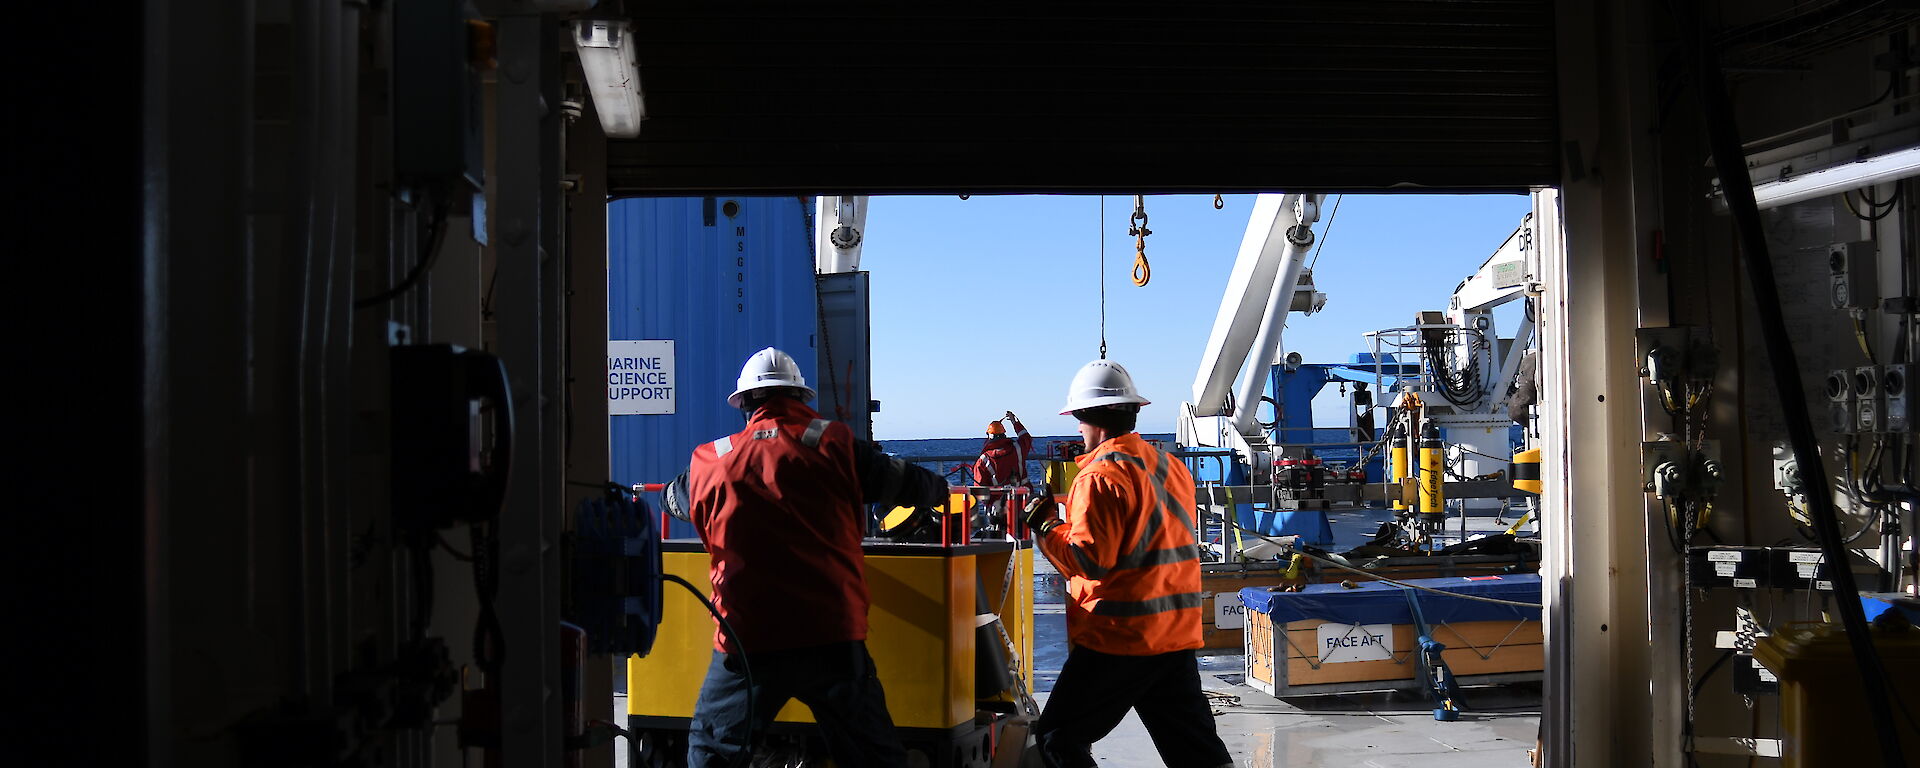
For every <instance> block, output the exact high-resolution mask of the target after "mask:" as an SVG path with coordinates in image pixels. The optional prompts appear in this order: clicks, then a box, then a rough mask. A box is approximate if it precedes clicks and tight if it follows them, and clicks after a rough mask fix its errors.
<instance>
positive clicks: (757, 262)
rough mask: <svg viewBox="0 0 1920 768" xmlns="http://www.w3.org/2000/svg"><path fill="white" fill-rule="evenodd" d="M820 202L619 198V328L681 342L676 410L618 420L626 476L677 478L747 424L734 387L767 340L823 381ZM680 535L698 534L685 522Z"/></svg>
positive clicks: (615, 240) (618, 448) (618, 336)
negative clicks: (817, 279)
mask: <svg viewBox="0 0 1920 768" xmlns="http://www.w3.org/2000/svg"><path fill="white" fill-rule="evenodd" d="M812 210H813V201H812V200H811V199H805V200H803V199H801V198H797V197H763V198H755V197H722V198H697V197H696V198H638V199H628V200H618V201H615V202H612V203H609V204H608V205H607V335H608V337H609V339H610V340H645V339H668V340H672V341H673V342H674V344H673V357H674V359H673V362H672V365H673V373H674V394H673V402H674V412H673V413H672V414H659V415H619V416H611V417H609V421H610V424H609V427H610V430H611V433H612V446H611V447H612V456H611V459H612V465H613V473H614V477H613V480H614V481H615V482H617V483H620V484H622V485H632V484H633V483H664V482H667V481H669V480H672V479H673V478H674V477H675V476H676V475H678V474H680V473H681V472H683V471H685V470H686V468H687V457H688V456H689V455H690V454H691V453H692V452H693V448H694V446H696V445H699V444H700V443H703V442H708V441H711V440H714V439H717V438H719V437H721V436H722V435H729V434H732V433H734V432H738V431H739V430H740V428H741V426H742V425H743V424H744V423H745V422H744V421H743V419H742V418H741V416H740V412H739V411H737V410H735V409H733V408H730V407H728V406H727V395H728V394H729V393H731V392H733V387H734V379H735V377H737V376H738V375H739V374H740V364H741V363H743V362H745V361H746V359H747V356H748V355H751V354H753V353H754V352H756V351H758V350H759V349H760V348H762V347H768V346H772V347H779V348H780V349H782V350H785V351H786V352H787V353H788V354H790V355H793V358H794V360H795V361H796V362H798V363H799V364H800V370H801V371H803V372H804V373H805V374H806V376H807V382H808V383H809V384H814V383H815V382H816V381H818V377H817V376H815V363H814V359H815V356H814V350H813V344H814V333H815V329H816V327H817V326H818V323H819V317H818V305H817V303H816V300H815V292H814V279H813V254H812V251H811V248H810V244H811V243H812V241H813V233H812V231H811V229H810V227H809V221H808V220H809V218H810V214H811V212H812ZM816 386H817V384H816ZM656 508H657V505H656ZM669 535H672V536H676V537H680V536H692V535H694V534H693V529H692V527H691V526H688V525H686V524H685V523H681V522H679V521H677V520H676V521H673V524H672V525H671V526H670V528H669Z"/></svg>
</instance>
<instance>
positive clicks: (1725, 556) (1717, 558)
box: [1687, 547, 1773, 589]
mask: <svg viewBox="0 0 1920 768" xmlns="http://www.w3.org/2000/svg"><path fill="white" fill-rule="evenodd" d="M1772 567H1773V563H1772V558H1771V557H1770V556H1769V555H1768V554H1767V549H1766V548H1765V547H1694V548H1692V549H1691V550H1690V551H1688V552H1687V568H1688V570H1689V571H1690V572H1691V574H1692V576H1693V584H1694V586H1696V587H1700V588H1703V589H1765V588H1767V587H1770V586H1772V573H1771V571H1772Z"/></svg>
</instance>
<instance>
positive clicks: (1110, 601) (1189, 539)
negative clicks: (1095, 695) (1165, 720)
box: [1039, 432, 1202, 656]
mask: <svg viewBox="0 0 1920 768" xmlns="http://www.w3.org/2000/svg"><path fill="white" fill-rule="evenodd" d="M1074 461H1076V462H1078V463H1079V465H1080V473H1079V475H1077V476H1075V477H1074V479H1073V489H1072V491H1071V492H1070V494H1069V495H1068V497H1067V509H1066V516H1065V518H1064V524H1062V525H1058V526H1055V527H1054V528H1053V529H1052V530H1051V531H1048V532H1047V533H1046V534H1045V535H1042V536H1041V537H1040V539H1039V541H1040V548H1041V550H1042V551H1044V552H1046V554H1047V558H1048V559H1049V560H1052V561H1053V564H1054V566H1055V567H1056V568H1059V569H1060V572H1061V573H1062V574H1065V575H1066V576H1067V577H1068V578H1067V596H1068V601H1067V636H1068V638H1069V639H1071V640H1072V641H1073V643H1074V645H1079V646H1085V647H1087V648H1090V649H1093V650H1095V651H1099V652H1101V653H1110V654H1114V655H1119V656H1150V655H1154V654H1160V653H1169V652H1172V651H1182V650H1189V649H1193V648H1199V647H1200V646H1201V644H1202V643H1201V635H1200V551H1199V549H1198V548H1197V547H1195V546H1194V542H1193V513H1192V508H1193V501H1194V495H1193V475H1191V474H1189V473H1188V472H1187V468H1186V466H1185V465H1183V464H1181V463H1180V462H1179V461H1178V460H1176V459H1174V458H1173V457H1172V456H1170V455H1168V454H1167V453H1166V452H1165V451H1161V450H1160V449H1158V448H1154V447H1153V446H1150V445H1148V444H1147V442H1146V441H1145V440H1142V439H1141V438H1140V435H1138V434H1136V433H1132V432H1129V433H1127V434H1125V435H1121V436H1119V437H1116V438H1112V439H1109V440H1107V441H1106V442H1103V443H1101V444H1100V446H1099V447H1098V448H1095V449H1094V450H1093V452H1092V453H1089V454H1086V455H1083V456H1080V457H1077V458H1076V459H1074Z"/></svg>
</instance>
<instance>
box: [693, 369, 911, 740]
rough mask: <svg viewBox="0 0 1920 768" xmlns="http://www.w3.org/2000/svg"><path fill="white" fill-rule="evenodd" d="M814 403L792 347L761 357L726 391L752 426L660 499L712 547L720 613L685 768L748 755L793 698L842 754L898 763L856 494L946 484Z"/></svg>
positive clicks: (709, 446) (863, 518) (900, 499)
mask: <svg viewBox="0 0 1920 768" xmlns="http://www.w3.org/2000/svg"><path fill="white" fill-rule="evenodd" d="M812 398H813V390H812V389H811V388H809V387H808V386H807V383H806V379H805V378H804V377H802V376H801V374H800V369H799V366H797V365H795V364H794V361H793V358H792V357H789V356H788V355H787V354H786V353H785V352H781V351H780V350H777V349H774V348H772V347H768V348H766V349H763V350H761V351H759V352H756V353H754V355H753V357H750V358H748V359H747V363H746V365H745V366H744V367H743V368H742V369H741V371H740V378H739V381H738V388H737V389H736V390H735V391H734V393H733V394H732V395H731V396H729V397H728V398H727V404H728V405H731V406H733V407H735V408H739V409H740V410H741V411H743V412H745V413H746V414H747V424H746V428H745V429H743V430H741V431H740V432H737V433H735V434H732V435H728V436H726V437H722V438H720V439H718V440H714V441H713V442H710V443H704V444H702V445H700V446H699V447H698V448H695V449H694V451H693V456H692V458H691V459H690V462H691V464H690V466H689V467H688V469H687V472H686V474H684V475H682V476H681V477H680V478H677V479H675V480H674V482H673V483H671V484H669V488H668V493H669V495H668V499H669V507H670V508H671V507H678V508H682V509H685V510H686V511H687V517H688V518H689V519H690V521H691V522H692V523H693V524H694V527H695V528H697V529H698V530H699V532H700V540H701V541H702V542H703V543H705V544H706V547H707V552H708V556H709V558H710V560H711V565H710V569H709V576H710V577H711V578H712V580H713V603H714V608H715V610H716V612H718V613H719V615H720V618H722V619H724V620H725V622H726V623H725V624H722V625H721V626H720V627H719V629H718V630H717V631H716V632H715V633H714V653H713V659H712V662H711V663H710V664H709V665H708V667H707V678H706V682H705V683H704V684H702V686H701V688H700V698H699V700H698V701H697V702H696V703H695V704H694V712H693V722H692V724H691V726H690V728H689V730H688V738H687V740H688V750H687V764H688V765H689V766H690V767H691V768H702V767H703V766H732V765H742V764H745V763H746V762H747V761H748V760H750V758H751V753H752V748H753V745H752V744H750V743H748V742H749V740H750V739H754V737H756V736H758V735H761V734H765V733H766V732H767V729H768V728H769V727H770V726H771V725H772V724H773V718H774V715H775V714H776V713H778V712H779V710H780V708H781V707H782V706H784V705H785V704H786V703H787V701H788V699H799V700H800V701H801V702H802V703H805V704H806V705H807V707H808V708H810V709H812V710H813V717H814V720H815V722H817V723H819V725H820V733H821V736H822V737H823V740H824V741H825V742H826V746H827V750H828V751H829V752H830V753H831V754H832V757H833V762H834V764H835V765H840V766H845V767H847V768H853V767H854V766H876V767H879V766H886V767H889V768H890V767H891V766H900V765H905V764H906V761H907V756H906V753H905V750H904V749H903V748H902V746H901V744H900V739H899V737H898V736H897V735H896V734H895V732H894V728H893V720H892V719H891V717H890V716H889V715H888V713H887V701H886V696H885V693H884V692H883V691H882V690H881V687H880V680H879V677H878V674H877V672H876V670H875V668H874V665H873V657H872V656H871V655H869V654H868V653H867V645H866V637H867V606H868V603H869V597H868V593H867V583H866V575H865V559H864V557H863V555H862V553H861V539H862V537H863V536H864V535H865V533H866V529H867V515H866V511H865V508H864V506H863V505H864V504H866V503H880V504H888V505H898V506H923V507H930V506H938V505H939V504H942V503H944V502H945V501H946V497H947V483H946V481H945V480H944V479H942V478H941V477H940V476H939V475H936V474H934V473H933V472H930V471H928V470H926V469H924V468H921V467H917V466H914V465H911V464H907V463H905V462H903V461H901V460H900V459H898V458H895V457H891V456H888V455H886V454H885V453H882V452H881V451H880V450H879V448H878V446H875V445H874V444H873V443H869V442H866V441H863V440H859V439H857V438H855V437H854V436H853V430H851V429H849V428H848V427H847V425H845V424H841V423H839V422H834V421H828V420H826V419H823V418H820V414H818V413H815V412H814V410H813V409H811V408H808V407H807V405H806V401H808V400H810V399H812ZM678 499H684V500H685V501H684V502H681V503H674V502H675V501H676V500H678ZM729 627H730V628H731V630H732V632H731V633H729V632H728V631H726V630H727V629H728V628H729ZM756 740H757V739H756Z"/></svg>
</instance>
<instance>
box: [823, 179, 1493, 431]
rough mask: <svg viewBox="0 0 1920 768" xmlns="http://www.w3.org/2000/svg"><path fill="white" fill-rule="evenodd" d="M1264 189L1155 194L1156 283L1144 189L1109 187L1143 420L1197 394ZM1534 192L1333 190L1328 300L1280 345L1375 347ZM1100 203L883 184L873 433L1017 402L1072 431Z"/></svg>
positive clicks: (984, 417)
mask: <svg viewBox="0 0 1920 768" xmlns="http://www.w3.org/2000/svg"><path fill="white" fill-rule="evenodd" d="M1253 199H1254V198H1253V196H1252V195H1228V196H1226V197H1225V198H1224V202H1225V208H1223V209H1221V210H1214V208H1213V196H1212V195H1191V196H1189V195H1168V196H1148V197H1147V201H1146V203H1147V205H1146V208H1147V214H1148V217H1149V224H1148V226H1149V227H1150V228H1151V229H1152V230H1153V235H1152V236H1150V237H1148V238H1147V259H1148V260H1149V262H1150V263H1151V264H1152V268H1153V276H1152V280H1151V281H1150V282H1149V283H1148V285H1146V286H1145V287H1136V286H1135V285H1134V284H1133V281H1132V279H1131V277H1130V273H1131V270H1132V268H1133V256H1134V247H1133V238H1131V237H1128V236H1127V223H1128V221H1127V220H1128V217H1129V215H1130V214H1131V213H1132V211H1133V198H1132V197H1131V196H1109V197H1107V198H1106V199H1105V204H1104V208H1105V210H1106V226H1105V228H1104V231H1105V233H1106V249H1105V250H1106V269H1105V277H1106V318H1107V330H1106V335H1107V356H1108V357H1109V358H1111V359H1114V360H1117V361H1119V362H1121V363H1122V364H1124V365H1126V366H1127V369H1128V370H1129V371H1130V372H1132V374H1133V376H1134V379H1135V381H1136V382H1137V383H1138V384H1139V385H1140V387H1141V389H1142V391H1143V393H1144V394H1145V395H1146V396H1147V398H1148V399H1149V400H1152V401H1153V405H1150V406H1148V407H1147V408H1146V410H1145V411H1143V413H1142V420H1141V431H1143V432H1170V431H1172V429H1173V414H1174V413H1175V412H1176V411H1177V409H1178V407H1179V404H1180V403H1181V402H1184V401H1186V400H1188V399H1191V397H1192V395H1191V391H1192V387H1193V378H1194V373H1195V371H1196V369H1197V368H1198V366H1199V364H1200V357H1201V354H1202V353H1203V352H1204V351H1205V350H1204V348H1205V346H1206V342H1207V334H1208V332H1209V331H1210V330H1211V329H1212V326H1213V319H1214V315H1215V313H1216V312H1217V311H1218V308H1219V304H1220V299H1221V294H1222V291H1223V290H1225V288H1226V281H1227V274H1228V272H1229V271H1231V270H1232V268H1233V259H1234V255H1235V253H1236V252H1237V251H1238V249H1239V246H1240V239H1241V236H1242V234H1243V233H1244V232H1245V230H1246V226H1247V216H1248V214H1249V213H1250V212H1251V211H1252V208H1253ZM1528 207H1529V202H1528V199H1527V197H1526V196H1525V195H1348V196H1345V197H1344V198H1343V199H1342V201H1341V203H1340V208H1339V211H1338V213H1337V215H1336V217H1335V218H1334V219H1333V221H1332V223H1331V231H1329V229H1328V226H1329V225H1328V221H1327V218H1328V213H1331V212H1332V208H1333V199H1332V198H1329V199H1328V204H1327V210H1326V211H1323V212H1322V214H1321V221H1320V223H1319V224H1317V225H1315V228H1314V229H1315V231H1316V232H1317V233H1321V237H1322V242H1323V244H1324V245H1323V249H1322V250H1321V252H1320V255H1319V262H1318V265H1317V267H1316V268H1315V271H1314V275H1315V282H1316V283H1317V285H1318V288H1319V290H1320V291H1321V292H1323V293H1326V294H1327V297H1328V298H1327V305H1326V309H1325V310H1324V311H1322V312H1319V313H1317V314H1315V315H1312V316H1305V315H1300V314H1298V313H1295V314H1293V315H1291V316H1290V322H1289V324H1288V327H1287V333H1286V336H1285V344H1284V346H1285V350H1283V353H1284V351H1297V352H1299V353H1300V354H1301V355H1302V356H1303V357H1304V358H1305V359H1306V360H1307V361H1309V362H1337V361H1343V360H1346V359H1347V356H1348V355H1350V354H1352V353H1354V352H1358V351H1362V350H1364V349H1365V346H1364V343H1363V339H1362V338H1361V335H1360V334H1361V333H1363V332H1365V331H1369V330H1375V329H1379V328H1388V327H1394V326H1403V325H1407V324H1409V323H1410V322H1411V320H1412V318H1413V313H1414V312H1415V311H1417V310H1421V309H1445V308H1446V302H1447V298H1448V297H1449V296H1450V295H1452V293H1453V288H1454V286H1455V285H1456V284H1458V283H1459V282H1460V281H1461V280H1462V279H1464V278H1465V277H1467V276H1468V275H1469V274H1471V273H1472V272H1473V270H1474V269H1476V268H1478V267H1479V266H1480V263H1481V262H1482V261H1483V260H1485V259H1486V257H1487V256H1488V255H1490V254H1492V253H1493V251H1494V249H1496V248H1498V247H1499V246H1500V244H1501V243H1502V242H1503V241H1505V240H1506V238H1507V235H1508V234H1510V233H1512V231H1513V229H1514V228H1515V227H1516V226H1518V225H1519V224H1520V220H1521V217H1522V216H1524V215H1525V214H1526V212H1527V210H1528ZM1101 208H1102V205H1101V202H1100V199H1099V198H1097V197H1088V196H1066V195H1014V196H978V195H976V196H974V197H972V198H971V199H968V200H961V199H959V198H958V197H954V196H899V197H875V198H873V199H872V202H871V205H870V208H869V209H868V213H867V231H866V233H865V247H864V249H863V253H862V256H861V268H862V269H865V270H867V271H869V272H870V273H871V278H870V279H871V286H872V297H871V302H872V325H873V339H872V354H873V362H874V366H873V367H874V375H873V396H874V397H875V398H877V399H879V400H880V401H881V403H882V409H881V412H880V413H877V414H874V431H875V435H876V437H878V438H879V439H882V440H888V439H895V440H897V439H913V438H930V437H970V436H975V435H980V434H982V433H983V432H984V430H985V427H986V424H987V422H988V421H991V420H992V419H994V418H995V417H998V416H1000V415H1001V414H1002V413H1003V412H1004V411H1006V410H1009V409H1011V410H1013V411H1014V412H1016V413H1018V414H1020V416H1021V417H1022V419H1024V420H1025V422H1026V424H1027V427H1028V428H1029V429H1030V430H1032V431H1033V432H1034V433H1035V434H1042V435H1061V434H1070V433H1072V432H1073V428H1074V425H1073V420H1072V418H1071V417H1067V416H1060V415H1057V412H1058V411H1059V410H1060V405H1061V404H1062V402H1063V401H1064V398H1065V395H1066V388H1067V383H1068V381H1069V380H1071V379H1072V377H1073V373H1074V371H1075V370H1077V369H1079V367H1080V366H1081V365H1083V364H1085V363H1086V362H1087V361H1089V360H1093V359H1095V358H1096V357H1098V356H1099V344H1100V289H1099V283H1098V280H1099V274H1100V270H1099V269H1098V266H1097V265H1098V262H1099V255H1100V252H1101V248H1100V233H1101V231H1102V229H1101V227H1100V223H1099V217H1100V211H1101ZM1500 331H1501V335H1503V336H1505V335H1510V334H1511V329H1510V328H1508V327H1502V328H1501V329H1500ZM1326 400H1327V398H1322V401H1320V402H1317V405H1318V406H1320V407H1318V408H1317V409H1316V411H1317V412H1318V413H1322V414H1324V413H1327V412H1328V411H1329V409H1328V408H1327V406H1328V405H1333V404H1330V403H1328V402H1326ZM1333 410H1334V412H1337V405H1335V406H1334V408H1333ZM1323 424H1324V418H1323Z"/></svg>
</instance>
